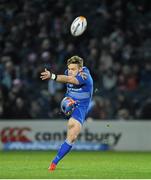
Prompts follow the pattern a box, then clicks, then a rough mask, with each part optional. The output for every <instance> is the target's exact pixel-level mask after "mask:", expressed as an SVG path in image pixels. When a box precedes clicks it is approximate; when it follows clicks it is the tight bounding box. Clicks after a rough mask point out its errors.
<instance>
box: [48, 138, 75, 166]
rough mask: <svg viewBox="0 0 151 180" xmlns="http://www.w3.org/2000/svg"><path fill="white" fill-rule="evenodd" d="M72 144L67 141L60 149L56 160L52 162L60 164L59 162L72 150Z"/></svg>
mask: <svg viewBox="0 0 151 180" xmlns="http://www.w3.org/2000/svg"><path fill="white" fill-rule="evenodd" d="M71 148H72V144H70V143H69V142H68V141H67V140H66V141H65V142H64V143H63V144H62V145H61V147H60V149H59V150H58V153H57V155H56V157H55V158H54V160H53V161H52V162H53V163H55V164H58V162H59V161H60V160H61V159H62V158H63V157H64V156H65V155H66V154H67V153H68V152H69V151H70V150H71Z"/></svg>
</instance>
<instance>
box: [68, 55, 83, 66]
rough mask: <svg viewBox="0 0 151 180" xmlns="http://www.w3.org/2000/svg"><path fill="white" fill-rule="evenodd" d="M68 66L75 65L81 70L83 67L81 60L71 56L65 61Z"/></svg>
mask: <svg viewBox="0 0 151 180" xmlns="http://www.w3.org/2000/svg"><path fill="white" fill-rule="evenodd" d="M70 64H77V65H79V67H80V68H81V67H83V59H82V58H81V57H79V56H72V57H71V58H70V59H68V60H67V66H69V65H70Z"/></svg>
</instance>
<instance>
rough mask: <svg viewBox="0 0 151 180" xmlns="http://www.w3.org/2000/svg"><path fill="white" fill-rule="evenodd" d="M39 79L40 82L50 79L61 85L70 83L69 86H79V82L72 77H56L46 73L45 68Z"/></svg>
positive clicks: (48, 72)
mask: <svg viewBox="0 0 151 180" xmlns="http://www.w3.org/2000/svg"><path fill="white" fill-rule="evenodd" d="M40 78H41V79H42V80H47V79H52V80H55V81H57V82H61V83H70V84H76V85H78V84H79V81H78V80H77V78H75V77H74V76H66V75H56V74H53V73H51V72H50V71H48V70H47V69H46V68H45V71H43V72H42V73H41V76H40Z"/></svg>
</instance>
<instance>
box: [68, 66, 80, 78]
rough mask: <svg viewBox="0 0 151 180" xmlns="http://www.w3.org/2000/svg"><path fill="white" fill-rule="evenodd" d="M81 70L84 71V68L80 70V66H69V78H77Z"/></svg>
mask: <svg viewBox="0 0 151 180" xmlns="http://www.w3.org/2000/svg"><path fill="white" fill-rule="evenodd" d="M80 70H82V68H80V67H79V66H78V64H69V65H68V75H69V76H76V75H77V74H78V72H79V71H80Z"/></svg>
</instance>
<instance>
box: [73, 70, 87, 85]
mask: <svg viewBox="0 0 151 180" xmlns="http://www.w3.org/2000/svg"><path fill="white" fill-rule="evenodd" d="M75 78H76V79H77V80H78V81H79V84H80V85H82V84H86V83H87V82H88V74H87V73H85V72H81V73H78V74H77V75H76V77H75Z"/></svg>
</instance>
